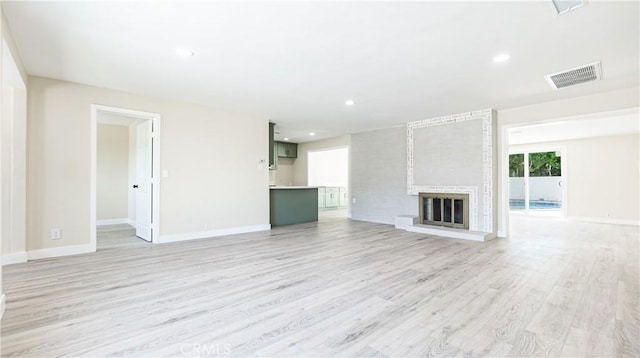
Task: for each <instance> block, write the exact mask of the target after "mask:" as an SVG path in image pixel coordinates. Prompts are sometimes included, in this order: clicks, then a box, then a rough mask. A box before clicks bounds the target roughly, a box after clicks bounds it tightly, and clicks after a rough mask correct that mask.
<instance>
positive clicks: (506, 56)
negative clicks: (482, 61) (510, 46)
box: [493, 53, 511, 63]
mask: <svg viewBox="0 0 640 358" xmlns="http://www.w3.org/2000/svg"><path fill="white" fill-rule="evenodd" d="M510 58H511V56H509V54H508V53H503V54H500V55H498V56H496V57H494V58H493V62H495V63H501V62H507V61H509V59H510Z"/></svg>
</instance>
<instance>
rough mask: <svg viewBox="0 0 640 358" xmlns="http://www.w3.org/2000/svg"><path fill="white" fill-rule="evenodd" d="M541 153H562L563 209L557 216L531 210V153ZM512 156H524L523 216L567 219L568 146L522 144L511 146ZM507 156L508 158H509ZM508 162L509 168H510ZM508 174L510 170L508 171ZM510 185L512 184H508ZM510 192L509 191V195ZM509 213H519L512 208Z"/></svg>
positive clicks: (510, 152) (510, 153)
mask: <svg viewBox="0 0 640 358" xmlns="http://www.w3.org/2000/svg"><path fill="white" fill-rule="evenodd" d="M540 152H556V153H560V157H561V158H562V159H561V160H560V172H561V176H560V177H561V179H560V182H561V183H562V185H561V188H562V207H561V208H560V210H559V211H558V214H557V215H554V214H552V213H549V212H541V211H538V210H530V209H529V199H530V198H529V195H530V193H529V178H530V176H529V154H530V153H540ZM512 154H524V177H523V179H524V210H523V211H521V212H522V213H523V214H526V215H545V216H555V217H562V218H564V217H566V216H567V206H568V202H567V187H568V183H569V176H568V172H567V162H568V159H567V146H566V145H555V144H544V143H541V144H522V145H513V146H509V154H508V156H510V155H512ZM508 156H507V158H508ZM508 165H509V164H508V161H507V167H508ZM507 172H508V170H507ZM509 178H510V177H509V176H508V173H507V183H510V182H509ZM508 185H510V184H508ZM508 192H509V191H507V193H508ZM509 199H510V198H507V202H509ZM508 210H509V213H511V214H514V213H518V211H515V210H514V211H512V210H511V208H510V207H508Z"/></svg>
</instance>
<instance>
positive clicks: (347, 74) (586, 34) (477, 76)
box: [2, 0, 640, 141]
mask: <svg viewBox="0 0 640 358" xmlns="http://www.w3.org/2000/svg"><path fill="white" fill-rule="evenodd" d="M2 6H3V9H4V12H5V15H6V18H7V22H8V24H9V26H10V28H11V30H12V32H13V36H14V38H15V40H16V42H17V46H18V49H19V51H20V54H21V56H22V59H23V62H24V65H25V67H26V70H27V71H28V73H29V74H32V75H38V76H45V77H52V78H57V79H63V80H68V81H73V82H79V83H85V84H89V85H95V86H100V87H106V88H113V89H118V90H123V91H128V92H133V93H140V94H145V95H150V96H157V97H161V98H167V99H175V100H184V101H190V102H196V103H202V104H206V105H211V106H215V107H220V108H224V109H227V110H232V111H238V112H241V113H246V114H250V115H255V116H258V117H261V118H265V119H271V120H272V121H274V122H276V123H277V129H278V131H279V132H280V135H279V138H278V139H280V138H282V137H285V136H286V137H290V138H291V140H292V141H307V140H311V139H318V138H325V137H329V136H334V135H339V134H344V133H353V132H358V131H364V130H369V129H374V128H381V127H388V126H392V125H397V124H401V123H406V122H409V121H415V120H420V119H425V118H430V117H435V116H440V115H447V114H453V113H459V112H464V111H470V110H476V109H483V108H496V109H501V108H509V107H515V106H520V105H526V104H531V103H537V102H541V101H547V100H557V99H561V98H567V97H573V96H579V95H585V94H590V93H596V92H601V91H607V90H613V89H618V88H625V87H632V86H637V85H638V83H639V80H638V78H639V76H640V72H639V62H640V58H639V53H640V49H639V46H638V44H639V42H640V41H639V32H640V31H639V30H640V29H639V15H638V14H639V3H638V2H637V1H630V2H613V1H595V0H594V1H589V2H588V3H587V4H586V5H585V6H583V7H581V8H579V9H577V10H575V11H572V12H569V13H567V14H564V15H557V14H556V11H555V9H554V6H553V4H552V3H551V1H537V2H397V3H395V2H257V3H255V2H254V3H249V2H236V3H231V2H188V3H187V2H129V1H127V2H6V1H4V2H2ZM177 46H183V47H187V48H189V49H191V50H192V51H193V52H195V56H194V57H190V58H179V57H177V56H176V55H175V48H176V47H177ZM503 52H508V53H509V54H510V55H511V60H510V61H508V62H507V63H501V64H496V63H493V61H492V59H493V57H494V56H496V55H498V54H500V53H503ZM594 61H602V73H603V80H602V81H598V82H592V83H588V84H584V85H580V86H576V87H572V88H567V89H563V90H559V91H554V90H552V89H551V88H550V87H549V85H548V84H547V83H546V81H545V79H544V75H545V74H547V73H551V72H557V71H561V70H564V69H569V68H572V67H575V66H578V65H582V64H586V63H591V62H594ZM347 99H353V100H355V101H356V105H355V106H352V107H347V106H345V105H344V102H345V100H347ZM310 131H314V132H316V133H317V135H316V137H314V138H310V137H309V136H308V132H310Z"/></svg>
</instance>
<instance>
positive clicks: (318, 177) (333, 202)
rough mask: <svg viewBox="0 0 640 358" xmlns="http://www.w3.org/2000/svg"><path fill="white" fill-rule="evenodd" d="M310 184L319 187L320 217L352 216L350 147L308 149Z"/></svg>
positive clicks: (323, 218) (308, 176)
mask: <svg viewBox="0 0 640 358" xmlns="http://www.w3.org/2000/svg"><path fill="white" fill-rule="evenodd" d="M307 162H308V167H307V168H308V169H307V178H308V185H309V186H317V187H318V219H319V220H325V219H332V218H346V217H348V216H349V189H348V187H349V147H339V148H331V149H322V150H316V151H309V152H308V158H307Z"/></svg>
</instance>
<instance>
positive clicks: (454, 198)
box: [418, 193, 469, 230]
mask: <svg viewBox="0 0 640 358" xmlns="http://www.w3.org/2000/svg"><path fill="white" fill-rule="evenodd" d="M419 198H420V199H419V213H420V216H419V218H418V220H419V221H418V222H419V223H421V224H425V225H436V226H446V227H452V228H456V229H466V230H468V229H469V194H455V193H419Z"/></svg>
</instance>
